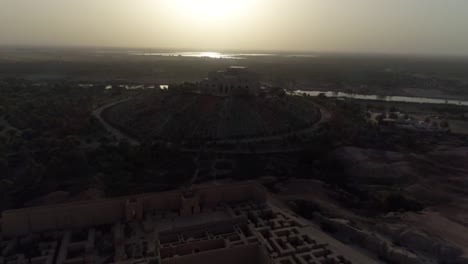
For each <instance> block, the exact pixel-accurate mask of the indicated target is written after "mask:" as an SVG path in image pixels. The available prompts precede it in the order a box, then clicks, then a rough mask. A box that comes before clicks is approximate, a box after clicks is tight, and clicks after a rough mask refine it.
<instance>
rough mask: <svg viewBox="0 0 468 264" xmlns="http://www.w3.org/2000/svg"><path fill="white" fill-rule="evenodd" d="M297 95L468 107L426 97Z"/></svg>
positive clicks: (331, 92)
mask: <svg viewBox="0 0 468 264" xmlns="http://www.w3.org/2000/svg"><path fill="white" fill-rule="evenodd" d="M294 94H296V95H302V94H308V95H310V96H318V95H320V94H323V95H325V96H327V97H336V98H350V99H360V100H371V101H386V102H405V103H421V104H448V105H462V106H468V101H464V100H451V99H437V98H425V97H410V96H385V95H367V94H351V93H344V92H336V91H327V92H324V91H302V90H297V91H294Z"/></svg>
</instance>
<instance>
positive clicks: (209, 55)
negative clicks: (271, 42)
mask: <svg viewBox="0 0 468 264" xmlns="http://www.w3.org/2000/svg"><path fill="white" fill-rule="evenodd" d="M129 54H130V55H134V56H164V57H193V58H211V59H235V60H241V59H245V57H260V56H261V57H266V56H276V54H260V53H258V54H257V53H246V54H233V53H220V52H130V53H129Z"/></svg>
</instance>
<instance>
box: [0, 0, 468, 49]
mask: <svg viewBox="0 0 468 264" xmlns="http://www.w3.org/2000/svg"><path fill="white" fill-rule="evenodd" d="M0 44H13V45H16V44H22V45H24V44H26V45H73V46H81V45H86V46H111V47H152V48H197V49H205V50H217V49H257V50H306V51H342V52H348V51H351V52H386V53H387V52H389V53H442V54H468V1H467V0H0Z"/></svg>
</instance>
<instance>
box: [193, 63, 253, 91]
mask: <svg viewBox="0 0 468 264" xmlns="http://www.w3.org/2000/svg"><path fill="white" fill-rule="evenodd" d="M199 85H200V88H201V90H202V92H203V93H207V94H212V95H216V96H230V95H239V96H248V95H256V94H257V93H258V90H259V89H260V81H259V78H258V76H257V74H255V73H253V72H251V71H249V70H248V69H247V68H246V67H242V66H231V67H229V68H228V69H227V70H225V71H217V72H211V73H210V74H209V76H208V78H207V79H205V80H203V81H201V82H200V84H199Z"/></svg>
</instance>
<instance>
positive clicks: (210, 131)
mask: <svg viewBox="0 0 468 264" xmlns="http://www.w3.org/2000/svg"><path fill="white" fill-rule="evenodd" d="M104 118H105V119H106V120H107V121H108V122H110V123H111V124H112V125H114V126H116V127H118V128H120V129H122V130H123V131H125V132H127V133H128V134H130V135H132V136H134V137H136V138H139V139H164V140H222V139H243V138H257V137H265V136H273V135H281V134H286V133H290V132H293V131H296V130H300V129H304V128H307V127H310V126H312V125H313V124H315V123H316V122H317V121H318V120H319V119H320V111H319V109H318V108H317V107H316V106H315V105H314V104H313V103H312V102H311V101H310V100H308V99H307V98H301V97H295V96H285V97H277V98H260V97H226V98H222V97H215V96H210V95H200V94H189V93H179V92H155V93H152V94H151V95H150V96H145V97H140V98H135V99H133V100H130V101H127V102H125V103H122V104H118V105H116V106H114V107H112V108H110V109H108V110H107V111H105V112H104Z"/></svg>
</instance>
